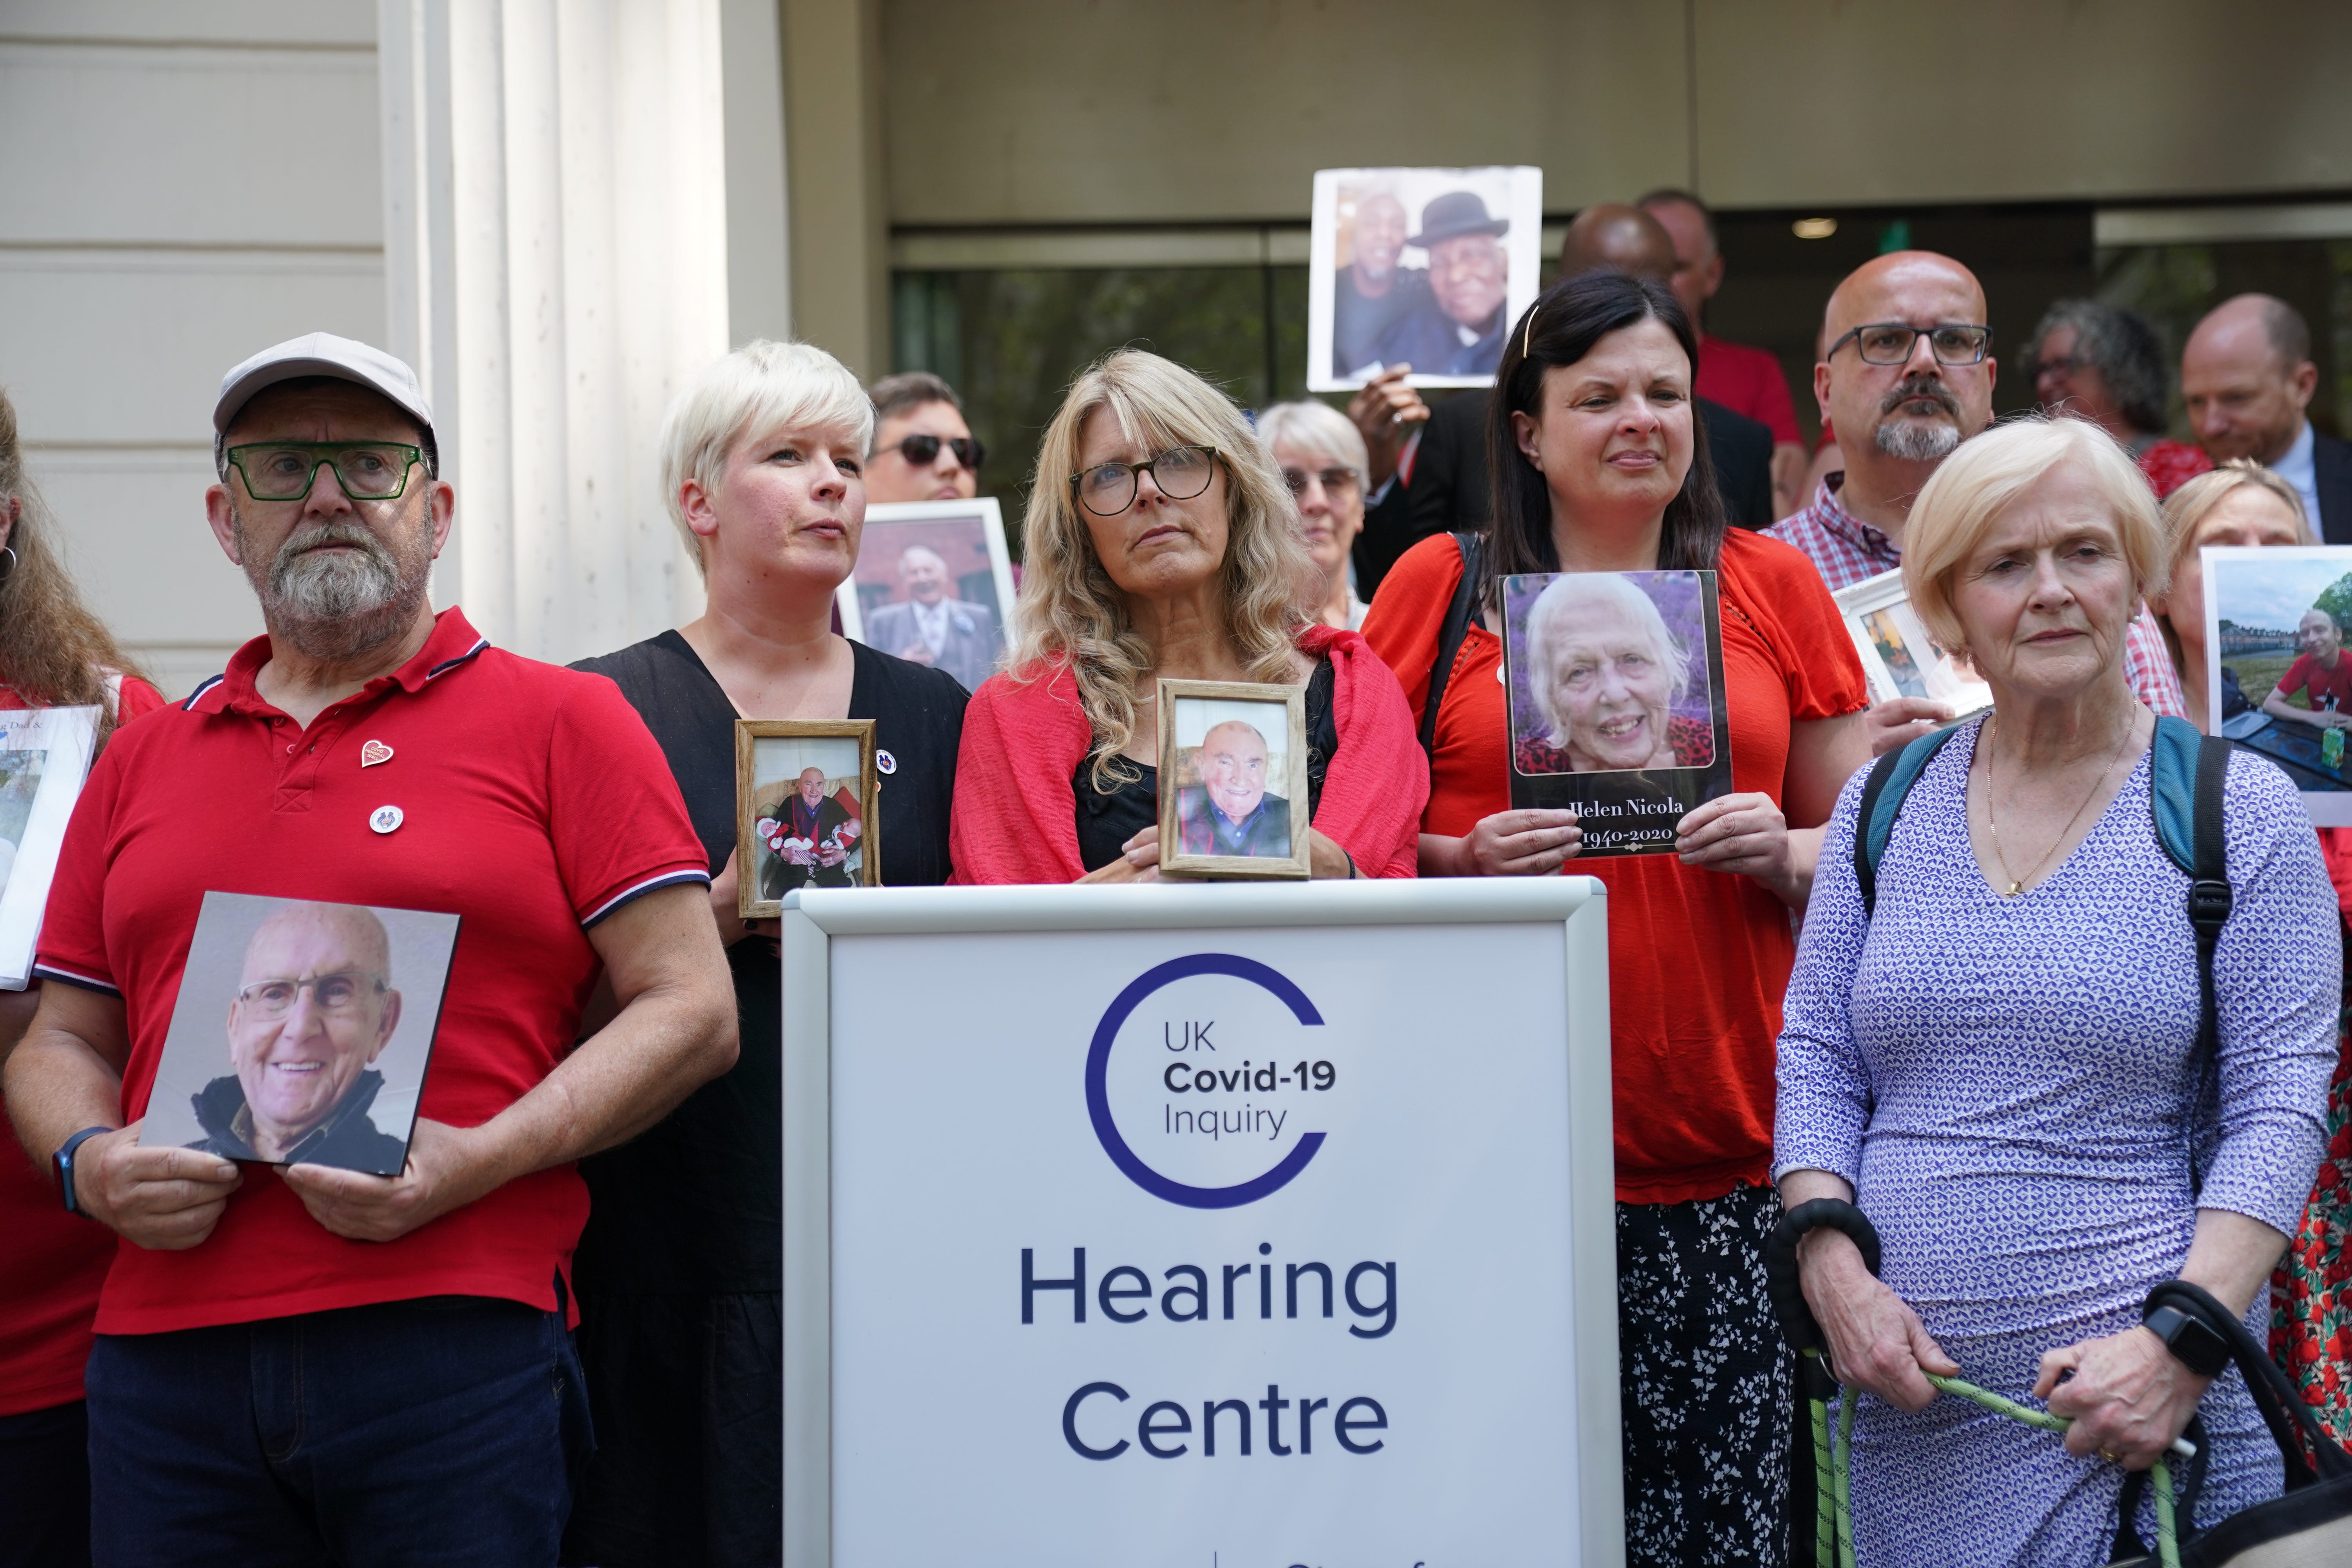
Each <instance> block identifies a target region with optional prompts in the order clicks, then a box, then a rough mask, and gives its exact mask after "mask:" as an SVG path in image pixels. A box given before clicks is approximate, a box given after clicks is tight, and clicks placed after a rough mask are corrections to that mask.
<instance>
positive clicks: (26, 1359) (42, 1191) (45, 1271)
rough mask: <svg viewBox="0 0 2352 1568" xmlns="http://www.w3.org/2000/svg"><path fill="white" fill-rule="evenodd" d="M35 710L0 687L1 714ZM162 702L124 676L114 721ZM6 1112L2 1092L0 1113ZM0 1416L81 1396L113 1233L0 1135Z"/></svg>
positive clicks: (110, 1258)
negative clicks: (75, 1207)
mask: <svg viewBox="0 0 2352 1568" xmlns="http://www.w3.org/2000/svg"><path fill="white" fill-rule="evenodd" d="M40 706H45V704H39V703H30V702H27V701H26V700H25V699H24V697H23V696H22V694H20V693H19V692H18V691H17V690H16V688H14V687H12V686H8V685H5V684H0V709H5V708H30V707H40ZM161 707H163V693H162V692H160V691H158V690H156V689H154V688H153V687H152V686H150V685H148V684H147V683H146V682H145V681H143V680H142V679H139V678H138V677H137V676H135V675H126V676H124V677H123V678H122V686H121V692H120V694H119V695H118V696H117V697H116V699H115V704H114V717H115V722H116V723H117V724H127V723H129V722H130V721H131V720H133V719H136V718H138V717H139V716H140V715H141V714H142V713H152V712H153V711H154V710H156V709H158V708H161ZM7 1109H8V1101H7V1097H6V1096H5V1095H0V1117H5V1115H6V1113H7ZM0 1238H5V1239H0V1258H5V1267H0V1415H23V1414H24V1413H25V1412H26V1411H28V1410H47V1409H48V1408H49V1407H50V1406H51V1405H69V1404H71V1403H72V1402H73V1401H75V1400H77V1399H79V1398H80V1397H81V1369H82V1364H83V1363H85V1362H87V1361H89V1340H90V1326H89V1325H90V1319H91V1317H92V1315H93V1314H94V1313H96V1312H97V1310H98V1289H99V1287H100V1285H101V1284H103V1283H104V1282H105V1280H106V1269H107V1266H108V1265H109V1264H110V1263H112V1262H113V1261H114V1237H113V1236H112V1235H111V1234H110V1232H109V1231H107V1229H106V1228H105V1227H104V1226H97V1225H92V1224H91V1223H90V1222H89V1221H88V1220H86V1219H80V1218H77V1217H76V1216H75V1215H69V1214H68V1213H66V1211H65V1207H64V1205H61V1204H60V1203H58V1189H57V1187H56V1186H55V1185H54V1184H51V1182H50V1181H49V1173H48V1172H47V1170H45V1169H44V1168H43V1167H42V1166H40V1165H37V1164H35V1163H33V1160H32V1158H31V1157H30V1156H29V1155H27V1154H26V1152H25V1146H24V1145H23V1144H21V1143H19V1142H16V1139H14V1138H10V1137H5V1136H0Z"/></svg>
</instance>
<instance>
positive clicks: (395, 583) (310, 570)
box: [237, 522, 433, 662]
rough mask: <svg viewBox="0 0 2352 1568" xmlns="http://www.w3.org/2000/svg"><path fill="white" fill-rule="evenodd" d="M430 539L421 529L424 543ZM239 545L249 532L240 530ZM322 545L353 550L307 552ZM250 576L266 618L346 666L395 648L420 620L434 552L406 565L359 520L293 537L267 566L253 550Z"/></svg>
mask: <svg viewBox="0 0 2352 1568" xmlns="http://www.w3.org/2000/svg"><path fill="white" fill-rule="evenodd" d="M423 538H424V534H423V531H422V529H421V528H420V529H419V530H418V539H419V541H420V542H421V541H422V539H423ZM237 539H238V542H239V544H240V546H242V545H243V543H244V540H245V531H244V528H243V525H242V524H241V523H240V524H239V525H238V528H237ZM322 543H336V544H348V545H351V546H352V547H353V548H352V550H350V551H348V552H336V553H334V554H331V555H320V554H310V553H306V552H308V551H310V548H311V547H312V546H314V545H318V544H322ZM239 553H241V554H243V555H245V557H246V565H245V574H246V577H247V580H248V581H249V582H251V583H252V584H253V591H254V593H255V594H256V595H257V596H258V597H259V598H260V600H261V614H262V619H263V620H264V621H265V622H267V623H268V626H269V630H270V632H271V634H272V635H273V636H276V637H283V638H285V639H286V641H287V642H288V643H289V645H291V646H292V647H293V648H294V649H295V650H296V651H297V652H299V653H300V654H302V655H304V656H305V657H307V658H315V659H320V660H322V661H332V662H341V661H344V660H349V659H352V658H361V657H362V656H364V655H366V654H369V653H372V652H373V651H374V650H376V649H377V648H380V647H386V646H387V645H389V644H391V643H394V642H397V641H398V640H399V639H400V637H402V635H403V634H404V633H405V632H406V631H407V630H408V629H409V627H410V626H414V625H415V621H416V612H417V611H418V610H419V609H420V608H422V607H423V605H424V604H425V593H426V590H427V589H428V588H429V587H430V586H431V583H432V575H433V557H432V552H431V551H430V550H429V549H415V548H412V549H410V550H407V551H405V552H403V553H404V554H405V555H408V556H410V557H413V559H405V560H404V559H403V558H402V556H401V555H395V554H394V552H393V550H392V548H391V547H389V546H387V545H386V544H385V543H384V542H383V541H382V540H380V539H378V538H377V537H376V536H375V535H374V534H373V533H371V532H369V531H367V530H366V529H364V528H362V527H361V526H360V525H359V524H357V523H355V522H329V523H320V524H319V525H318V526H316V527H313V528H306V529H303V530H301V531H299V532H296V533H294V534H291V535H289V536H288V538H287V541H286V542H285V543H284V544H282V545H280V546H279V547H278V553H277V555H276V556H275V557H274V558H272V559H271V560H270V561H269V563H268V564H267V565H266V566H265V565H264V564H263V563H260V562H258V561H257V560H255V559H254V558H253V554H252V552H250V551H249V550H245V549H242V548H240V551H239Z"/></svg>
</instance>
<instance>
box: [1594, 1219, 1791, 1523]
mask: <svg viewBox="0 0 2352 1568" xmlns="http://www.w3.org/2000/svg"><path fill="white" fill-rule="evenodd" d="M1779 1220H1780V1196H1779V1194H1776V1193H1775V1192H1774V1191H1773V1190H1772V1189H1771V1188H1769V1187H1741V1188H1739V1189H1738V1191H1736V1192H1733V1193H1730V1194H1727V1195H1725V1196H1723V1197H1719V1198H1706V1199H1700V1200H1696V1201H1694V1202H1690V1203H1680V1204H1619V1205H1617V1353H1618V1366H1619V1386H1620V1389H1621V1391H1622V1400H1623V1409H1624V1424H1625V1561H1626V1563H1628V1564H1629V1565H1631V1568H1780V1565H1781V1564H1782V1563H1786V1562H1787V1561H1788V1560H1789V1542H1788V1511H1789V1438H1790V1426H1791V1419H1792V1417H1791V1415H1790V1410H1791V1406H1792V1404H1793V1402H1794V1399H1795V1396H1796V1393H1795V1374H1794V1358H1793V1357H1791V1356H1790V1352H1789V1350H1788V1347H1787V1345H1786V1344H1785V1343H1784V1342H1782V1340H1781V1338H1780V1326H1779V1324H1778V1323H1776V1322H1775V1321H1774V1320H1773V1317H1772V1306H1771V1302H1770V1301H1769V1299H1768V1298H1767V1297H1766V1295H1765V1290H1764V1238H1765V1237H1767V1236H1768V1235H1769V1234H1770V1233H1771V1229H1772V1226H1774V1225H1775V1224H1777V1223H1778V1222H1779Z"/></svg>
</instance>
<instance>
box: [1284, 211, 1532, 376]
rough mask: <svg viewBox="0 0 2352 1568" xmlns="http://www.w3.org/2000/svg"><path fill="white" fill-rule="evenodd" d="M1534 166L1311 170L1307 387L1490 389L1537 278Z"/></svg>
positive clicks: (1529, 300)
mask: <svg viewBox="0 0 2352 1568" xmlns="http://www.w3.org/2000/svg"><path fill="white" fill-rule="evenodd" d="M1542 238H1543V171H1542V170H1541V169H1537V168H1529V167H1526V166H1518V167H1505V166H1495V167H1489V168H1483V169H1320V170H1318V171H1317V172H1316V174H1315V204H1314V227H1313V230H1312V232H1311V234H1310V236H1309V237H1308V240H1307V387H1308V389H1309V390H1310V391H1314V392H1345V391H1347V390H1348V389H1349V388H1350V387H1355V386H1361V385H1362V384H1364V381H1365V379H1366V378H1367V377H1369V376H1371V375H1373V374H1377V373H1378V372H1379V371H1380V370H1381V369H1382V368H1383V367H1385V366H1388V365H1394V364H1410V365H1412V375H1410V376H1409V377H1408V378H1407V379H1408V380H1410V381H1411V382H1412V384H1414V385H1416V386H1491V385H1492V384H1494V380H1495V367H1496V364H1497V363H1500V362H1501V360H1502V357H1503V336H1504V334H1505V333H1506V332H1507V331H1509V330H1510V325H1511V323H1512V322H1513V321H1517V319H1518V316H1519V312H1520V311H1522V310H1526V309H1527V308H1528V304H1529V303H1530V302H1531V301H1532V300H1534V299H1535V297H1536V294H1537V291H1538V289H1540V287H1541V286H1542V282H1543V277H1542V273H1543V259H1542V255H1541V248H1542Z"/></svg>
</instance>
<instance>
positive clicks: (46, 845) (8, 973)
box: [0, 707, 99, 991]
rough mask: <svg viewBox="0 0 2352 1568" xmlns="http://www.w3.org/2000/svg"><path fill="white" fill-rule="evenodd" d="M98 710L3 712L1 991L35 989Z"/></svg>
mask: <svg viewBox="0 0 2352 1568" xmlns="http://www.w3.org/2000/svg"><path fill="white" fill-rule="evenodd" d="M98 715H99V710H98V709H96V708H92V707H76V708H16V709H8V710H0V990H5V991H21V990H23V989H24V988H25V986H26V984H28V983H29V982H30V980H31V978H32V970H33V948H34V944H35V942H36V940H37V937H38V936H39V934H40V929H41V911H42V910H43V908H44V907H45V906H46V905H47V902H48V896H49V882H50V880H51V879H52V878H54V877H55V876H56V874H57V868H58V850H59V849H60V848H61V847H63V846H64V844H65V835H66V824H67V823H68V821H69V820H71V818H72V816H73V807H74V801H75V799H76V798H77V797H78V796H79V795H80V794H81V786H82V781H83V780H84V779H85V778H87V777H88V776H89V760H90V753H91V752H92V749H93V742H95V740H96V737H97V724H98Z"/></svg>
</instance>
